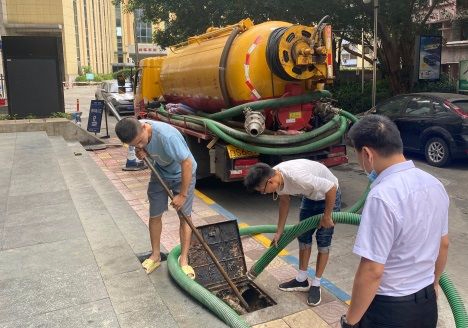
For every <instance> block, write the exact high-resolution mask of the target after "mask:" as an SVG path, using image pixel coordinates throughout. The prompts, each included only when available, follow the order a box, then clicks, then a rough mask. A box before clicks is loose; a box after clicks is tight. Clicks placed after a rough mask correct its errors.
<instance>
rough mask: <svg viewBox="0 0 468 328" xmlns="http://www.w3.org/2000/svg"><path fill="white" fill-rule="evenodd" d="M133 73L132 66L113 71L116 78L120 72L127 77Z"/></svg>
mask: <svg viewBox="0 0 468 328" xmlns="http://www.w3.org/2000/svg"><path fill="white" fill-rule="evenodd" d="M131 73H132V70H131V69H130V68H124V69H121V70H120V71H117V72H115V73H113V74H112V76H113V78H114V79H116V78H117V76H119V75H120V74H123V75H124V76H125V78H126V79H128V78H130V77H131Z"/></svg>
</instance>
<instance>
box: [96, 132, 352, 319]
mask: <svg viewBox="0 0 468 328" xmlns="http://www.w3.org/2000/svg"><path fill="white" fill-rule="evenodd" d="M110 141H111V142H112V141H113V140H110ZM117 142H118V140H115V143H117ZM89 155H90V156H91V157H92V158H93V159H94V161H95V162H96V163H97V164H98V166H99V167H100V168H101V169H102V171H103V172H104V173H105V175H106V176H107V177H108V178H109V179H110V180H111V182H112V183H113V185H114V186H115V187H116V188H117V190H118V191H119V192H120V193H121V194H122V196H123V197H124V198H125V199H126V200H127V201H128V203H129V205H130V206H131V207H132V208H133V209H134V211H135V212H136V213H137V214H138V216H139V217H140V218H141V220H142V221H143V222H144V223H145V224H146V225H148V208H149V204H148V200H147V195H146V187H147V184H148V181H149V171H148V170H144V171H136V172H131V171H122V167H123V166H124V164H125V161H126V156H127V148H126V147H108V148H107V149H105V150H98V151H95V152H90V153H89ZM197 196H199V197H195V199H194V204H193V213H192V219H193V222H194V224H195V225H197V226H198V225H204V224H209V223H213V222H217V221H219V213H217V212H216V211H215V210H213V209H212V208H211V207H209V206H208V204H211V203H212V202H213V201H212V200H210V199H208V198H207V197H206V196H204V195H202V194H201V193H199V192H197ZM178 230H179V220H178V218H177V214H176V212H175V211H174V210H173V209H169V211H168V212H167V213H165V214H164V217H163V232H162V235H161V244H162V246H163V248H165V250H167V251H168V250H171V249H172V248H173V247H174V246H176V245H178V244H179V236H178V235H179V234H178ZM242 245H243V248H244V254H245V260H246V263H247V267H248V268H250V266H251V265H252V264H253V263H254V261H256V260H257V259H258V258H259V257H260V256H261V255H262V254H263V253H264V251H265V247H264V246H263V245H262V244H261V243H259V242H257V240H255V239H253V238H251V237H242ZM148 247H149V245H148ZM265 271H266V272H268V274H269V276H271V277H273V278H274V279H275V281H269V285H271V286H276V285H277V284H278V283H279V282H280V281H284V280H287V279H291V278H292V277H294V276H295V275H296V272H297V271H296V269H295V268H294V267H293V266H292V265H290V264H288V263H287V262H286V261H284V260H283V259H282V258H281V257H277V258H275V260H274V261H272V263H271V264H270V265H269V266H268V267H267V268H266V269H265ZM271 286H270V287H271ZM261 287H263V286H261ZM282 294H285V293H282ZM295 294H296V297H297V302H298V303H301V302H302V303H301V304H305V301H306V293H295ZM279 295H281V294H279ZM279 302H281V300H278V303H279ZM346 307H347V305H346V304H345V303H343V302H341V301H340V300H338V299H337V298H336V297H335V296H334V295H332V294H330V293H328V292H327V291H324V292H323V295H322V304H321V305H320V306H317V307H315V308H309V307H307V305H305V306H300V307H298V308H297V309H296V311H295V310H292V312H291V313H288V314H287V315H285V316H283V317H281V318H279V319H276V320H272V321H268V322H264V323H261V324H258V325H256V326H255V327H258V328H276V327H278V328H282V327H284V328H287V327H294V328H300V327H339V317H340V316H341V314H342V313H344V312H345V311H346ZM293 308H294V307H292V309H293ZM260 322H262V321H260Z"/></svg>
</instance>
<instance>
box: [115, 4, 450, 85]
mask: <svg viewBox="0 0 468 328" xmlns="http://www.w3.org/2000/svg"><path fill="white" fill-rule="evenodd" d="M117 1H119V0H117ZM443 1H444V0H433V1H432V5H431V6H429V5H428V0H380V1H379V3H380V8H379V17H378V18H379V19H378V23H379V24H378V36H379V38H378V39H379V40H378V41H379V42H378V49H377V57H378V60H379V62H380V68H381V69H382V70H383V72H384V73H385V75H387V76H388V77H389V80H390V85H391V88H392V91H393V93H394V94H396V93H401V92H407V91H409V90H411V88H412V76H413V71H414V55H415V53H414V44H415V40H416V37H417V36H418V35H420V34H425V33H437V31H431V30H430V28H431V27H430V25H428V24H426V23H427V20H428V19H429V17H430V16H431V14H432V12H433V9H434V8H435V7H436V6H437V5H438V4H440V3H442V2H443ZM135 9H143V19H144V20H147V21H151V22H154V23H160V22H164V25H165V27H164V29H162V30H158V31H157V32H156V33H155V35H154V40H155V42H156V43H158V44H159V45H161V46H163V47H166V46H169V45H172V44H176V43H179V42H182V41H185V40H186V39H187V38H188V37H189V36H193V35H197V34H201V33H203V32H204V31H206V28H207V27H210V26H225V25H229V24H233V23H235V22H238V21H240V20H241V19H243V18H246V17H250V18H252V19H253V20H254V21H255V22H257V23H258V22H263V21H266V20H284V21H288V22H292V23H299V24H308V25H310V24H312V23H313V22H315V23H317V22H318V21H319V20H320V19H321V18H322V17H323V16H325V15H329V16H330V17H329V19H328V22H330V23H331V24H332V26H333V28H334V29H338V30H340V35H341V38H342V39H344V40H347V41H349V42H351V43H354V44H360V43H361V42H360V38H361V37H360V35H361V28H364V31H365V34H366V38H365V43H366V45H367V46H368V47H370V48H371V49H372V30H373V29H372V26H373V25H372V24H373V8H372V5H365V4H364V3H363V2H362V0H328V1H317V0H315V1H312V0H309V1H307V0H306V1H298V0H288V1H279V0H272V1H268V2H267V1H247V0H238V1H226V0H199V1H193V0H171V1H167V0H129V1H128V4H127V6H126V10H128V11H134V10H135Z"/></svg>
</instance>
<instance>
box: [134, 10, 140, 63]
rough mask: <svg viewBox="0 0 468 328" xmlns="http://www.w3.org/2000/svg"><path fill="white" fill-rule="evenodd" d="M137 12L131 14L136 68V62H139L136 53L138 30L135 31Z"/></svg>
mask: <svg viewBox="0 0 468 328" xmlns="http://www.w3.org/2000/svg"><path fill="white" fill-rule="evenodd" d="M137 27H138V24H137V10H135V11H134V12H133V37H134V39H135V42H134V43H135V67H138V61H139V60H140V59H139V58H138V57H139V53H138V30H137Z"/></svg>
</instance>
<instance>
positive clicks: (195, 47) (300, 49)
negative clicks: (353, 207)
mask: <svg viewBox="0 0 468 328" xmlns="http://www.w3.org/2000/svg"><path fill="white" fill-rule="evenodd" d="M332 82H333V57H332V31H331V26H330V25H327V24H325V23H324V19H322V20H321V21H320V22H319V23H318V24H317V26H304V25H294V24H291V23H287V22H280V21H268V22H265V23H262V24H258V25H254V24H253V23H252V21H251V20H250V19H245V20H242V21H240V22H239V23H237V24H235V25H231V26H227V27H224V28H210V29H208V30H207V32H206V33H205V34H202V35H197V36H194V37H190V38H189V39H188V40H187V41H186V42H184V43H181V44H178V45H175V46H172V47H169V48H168V55H167V56H165V57H154V58H146V59H143V60H141V61H140V63H139V69H138V70H137V73H136V74H135V114H136V116H137V117H138V118H152V119H156V120H160V121H163V122H167V123H169V124H172V125H173V126H174V127H176V128H177V129H179V130H180V131H181V132H182V133H183V134H184V135H185V137H186V140H187V143H188V145H189V147H190V149H191V151H192V153H193V154H194V156H195V158H196V160H197V163H198V177H199V178H201V177H206V176H209V175H212V174H214V175H216V176H218V177H219V178H220V179H222V180H223V181H233V180H238V179H241V178H243V177H244V176H245V175H246V173H247V170H248V168H249V167H250V166H251V165H253V164H255V163H257V162H258V161H263V162H266V163H270V164H272V165H273V164H276V163H279V162H281V161H284V160H288V159H293V158H309V159H313V160H317V161H321V162H323V163H324V164H325V165H327V166H334V165H339V164H342V163H346V162H347V156H346V147H345V146H344V145H343V144H342V140H343V138H342V137H343V134H344V132H345V131H346V128H347V124H348V120H349V119H352V116H350V114H349V113H347V112H345V111H342V110H340V109H337V108H336V107H334V106H333V103H332V101H331V95H330V93H329V92H328V91H325V90H324V85H325V84H330V83H332Z"/></svg>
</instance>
